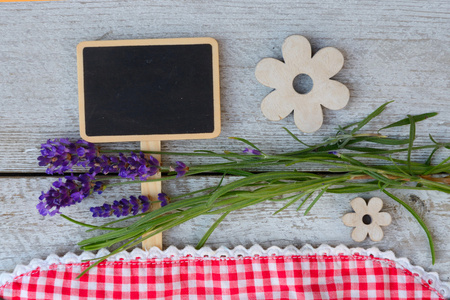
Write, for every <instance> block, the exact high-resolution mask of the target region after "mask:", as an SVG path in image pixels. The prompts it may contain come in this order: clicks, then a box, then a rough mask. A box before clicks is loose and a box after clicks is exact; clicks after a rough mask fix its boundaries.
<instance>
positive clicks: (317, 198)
mask: <svg viewBox="0 0 450 300" xmlns="http://www.w3.org/2000/svg"><path fill="white" fill-rule="evenodd" d="M328 187H329V185H328V186H325V187H324V188H323V189H322V190H321V191H320V193H319V194H318V195H317V196H316V198H314V200H313V202H311V204H310V205H309V206H308V208H307V209H306V210H305V213H304V215H305V216H306V215H307V214H308V213H309V211H310V210H311V208H313V206H314V204H316V202H317V201H318V200H319V199H320V197H322V195H323V194H324V193H325V192H326V191H327V189H328Z"/></svg>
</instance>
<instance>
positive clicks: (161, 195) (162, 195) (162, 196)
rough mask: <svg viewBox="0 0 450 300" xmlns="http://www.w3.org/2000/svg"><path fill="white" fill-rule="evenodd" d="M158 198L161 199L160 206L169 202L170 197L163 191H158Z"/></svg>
mask: <svg viewBox="0 0 450 300" xmlns="http://www.w3.org/2000/svg"><path fill="white" fill-rule="evenodd" d="M158 200H159V201H161V207H164V206H166V205H167V204H169V202H170V198H169V197H168V196H167V195H166V194H165V193H159V194H158Z"/></svg>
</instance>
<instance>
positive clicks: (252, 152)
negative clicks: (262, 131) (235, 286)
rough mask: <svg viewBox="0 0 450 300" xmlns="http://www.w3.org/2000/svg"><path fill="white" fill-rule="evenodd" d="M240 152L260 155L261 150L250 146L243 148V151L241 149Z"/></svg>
mask: <svg viewBox="0 0 450 300" xmlns="http://www.w3.org/2000/svg"><path fill="white" fill-rule="evenodd" d="M242 153H250V154H253V155H261V151H259V150H256V149H251V148H245V149H244V151H242Z"/></svg>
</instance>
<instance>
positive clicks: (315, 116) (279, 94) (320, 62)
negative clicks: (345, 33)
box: [255, 35, 350, 132]
mask: <svg viewBox="0 0 450 300" xmlns="http://www.w3.org/2000/svg"><path fill="white" fill-rule="evenodd" d="M282 52H283V58H284V63H283V62H281V61H279V60H276V59H274V58H264V59H262V60H261V61H260V62H259V63H258V65H257V66H256V70H255V75H256V78H257V79H258V81H259V82H261V83H262V84H264V85H266V86H268V87H271V88H274V89H275V90H274V91H273V92H271V93H270V94H269V95H267V96H266V98H264V100H263V101H262V104H261V109H262V112H263V114H264V115H265V116H266V117H267V118H268V119H269V120H272V121H278V120H281V119H284V118H285V117H286V116H288V115H289V114H290V113H291V112H292V111H294V121H295V124H296V125H297V127H298V128H299V129H300V130H301V131H303V132H314V131H316V130H318V129H319V128H320V127H321V126H322V122H323V114H322V107H321V105H323V106H324V107H326V108H329V109H332V110H338V109H341V108H343V107H344V106H346V105H347V102H348V100H349V97H350V92H349V90H348V88H347V87H346V86H345V85H344V84H342V83H340V82H338V81H336V80H332V79H330V78H331V77H332V76H334V75H335V74H337V73H338V72H339V71H340V70H341V69H342V66H343V65H344V57H343V55H342V53H341V52H339V50H337V49H336V48H332V47H326V48H323V49H321V50H320V51H318V52H317V53H316V54H315V55H314V56H313V57H311V45H310V44H309V41H308V40H307V39H306V38H305V37H303V36H300V35H292V36H290V37H288V38H287V39H286V40H285V41H284V44H283V47H282ZM305 74H306V75H305ZM298 76H307V77H308V76H309V77H310V79H311V80H312V84H313V86H312V89H311V90H310V91H309V92H305V93H304V92H298V91H297V90H296V88H295V87H294V80H296V78H298Z"/></svg>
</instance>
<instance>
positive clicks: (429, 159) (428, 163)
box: [425, 147, 439, 166]
mask: <svg viewBox="0 0 450 300" xmlns="http://www.w3.org/2000/svg"><path fill="white" fill-rule="evenodd" d="M437 150H439V147H436V148H434V149H433V151H431V153H430V156H428V158H427V161H426V162H425V164H426V165H427V166H429V165H431V159H433V155H434V153H435V152H436V151H437Z"/></svg>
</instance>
